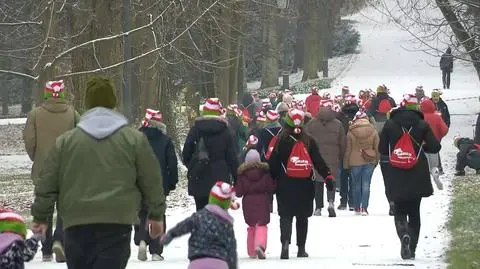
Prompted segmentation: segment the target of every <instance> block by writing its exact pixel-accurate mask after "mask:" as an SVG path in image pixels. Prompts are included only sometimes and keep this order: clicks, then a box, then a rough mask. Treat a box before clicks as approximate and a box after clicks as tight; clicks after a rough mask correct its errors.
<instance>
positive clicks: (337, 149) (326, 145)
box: [305, 108, 347, 178]
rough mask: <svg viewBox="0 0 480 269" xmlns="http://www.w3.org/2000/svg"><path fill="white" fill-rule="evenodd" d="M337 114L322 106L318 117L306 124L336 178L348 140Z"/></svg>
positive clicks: (306, 128)
mask: <svg viewBox="0 0 480 269" xmlns="http://www.w3.org/2000/svg"><path fill="white" fill-rule="evenodd" d="M335 116H336V113H335V111H333V110H331V109H329V108H321V109H320V111H319V112H318V114H317V117H316V118H315V119H312V120H311V121H310V122H309V123H308V124H307V125H306V127H305V131H306V132H307V133H308V134H309V135H310V136H311V137H312V138H313V139H314V140H315V142H316V144H317V145H318V149H319V153H320V154H321V156H322V158H323V159H324V160H325V162H326V163H327V165H328V168H330V171H331V172H332V175H333V176H334V177H335V178H336V176H337V174H336V173H337V170H338V169H339V168H340V166H341V163H342V162H343V156H344V154H345V149H346V145H347V140H346V132H345V130H344V128H343V124H342V123H341V122H340V121H339V120H337V119H336V118H335Z"/></svg>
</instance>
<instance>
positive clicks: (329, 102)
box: [320, 99, 335, 108]
mask: <svg viewBox="0 0 480 269" xmlns="http://www.w3.org/2000/svg"><path fill="white" fill-rule="evenodd" d="M334 104H335V103H334V102H333V100H331V99H328V100H322V101H320V107H330V108H332V107H333V105H334Z"/></svg>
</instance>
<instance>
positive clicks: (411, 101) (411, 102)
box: [400, 94, 419, 110]
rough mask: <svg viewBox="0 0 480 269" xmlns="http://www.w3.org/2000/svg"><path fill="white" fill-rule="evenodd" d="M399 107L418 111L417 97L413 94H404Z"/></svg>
mask: <svg viewBox="0 0 480 269" xmlns="http://www.w3.org/2000/svg"><path fill="white" fill-rule="evenodd" d="M400 106H401V107H405V108H407V109H411V110H418V106H419V105H418V99H417V96H416V95H415V94H405V95H404V96H403V100H402V102H401V103H400Z"/></svg>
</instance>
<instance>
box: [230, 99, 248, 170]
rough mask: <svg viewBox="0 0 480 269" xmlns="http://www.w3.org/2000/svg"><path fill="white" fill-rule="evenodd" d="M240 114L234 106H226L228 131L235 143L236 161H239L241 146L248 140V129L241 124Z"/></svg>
mask: <svg viewBox="0 0 480 269" xmlns="http://www.w3.org/2000/svg"><path fill="white" fill-rule="evenodd" d="M241 117H242V113H241V111H240V110H239V109H238V106H237V105H235V104H231V105H228V107H227V122H228V127H229V130H230V132H231V134H232V136H233V140H234V142H236V145H237V147H236V153H237V156H238V160H239V161H241V156H242V152H243V146H244V145H245V143H246V142H247V139H248V128H247V127H246V126H244V125H243V123H242V119H241Z"/></svg>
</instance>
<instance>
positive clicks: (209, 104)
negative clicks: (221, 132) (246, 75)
mask: <svg viewBox="0 0 480 269" xmlns="http://www.w3.org/2000/svg"><path fill="white" fill-rule="evenodd" d="M221 114H222V104H221V103H220V100H218V98H208V99H207V101H205V104H204V105H203V110H202V115H203V116H220V115H221Z"/></svg>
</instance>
